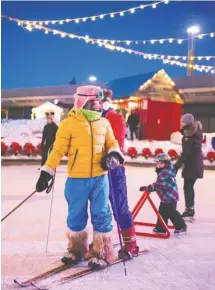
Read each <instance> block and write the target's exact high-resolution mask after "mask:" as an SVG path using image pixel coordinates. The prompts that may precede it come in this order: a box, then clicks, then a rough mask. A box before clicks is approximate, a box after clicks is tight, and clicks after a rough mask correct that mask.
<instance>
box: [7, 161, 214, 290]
mask: <svg viewBox="0 0 215 290" xmlns="http://www.w3.org/2000/svg"><path fill="white" fill-rule="evenodd" d="M126 171H127V181H128V196H129V204H130V208H131V209H133V207H134V206H135V204H136V203H137V201H138V199H139V198H140V193H139V191H138V188H139V186H140V185H147V184H149V183H151V182H152V181H153V180H154V178H155V173H154V169H153V168H138V167H132V166H127V167H126ZM38 175H39V172H38V171H37V166H35V165H23V166H3V167H2V217H3V216H4V215H5V214H6V213H7V212H8V211H10V210H11V209H12V208H13V207H15V206H16V205H17V204H18V203H20V202H21V201H22V200H23V199H24V198H25V197H26V196H27V195H29V194H30V193H31V192H32V191H33V190H34V186H35V183H36V180H37V178H38ZM65 178H66V166H65V165H61V166H60V167H59V168H58V170H57V178H56V184H55V190H54V203H53V209H52V222H51V232H50V237H49V238H50V242H49V247H48V254H45V245H46V236H47V228H48V217H49V210H50V202H51V195H50V194H49V195H47V194H46V193H37V194H36V195H35V196H34V197H32V198H31V199H30V200H29V201H28V202H27V203H26V204H24V205H23V206H22V207H21V208H19V209H18V210H17V211H16V212H15V213H13V214H12V215H11V216H10V217H8V218H7V219H6V220H5V221H3V223H2V289H3V290H8V289H17V286H16V285H15V284H13V278H14V277H18V278H20V279H22V278H26V277H29V276H30V275H32V274H33V273H34V274H35V273H38V272H39V271H41V270H42V269H44V268H46V266H47V265H50V263H53V262H54V261H56V260H58V259H60V257H61V255H62V253H63V252H64V251H65V249H66V240H65V238H64V230H65V228H66V226H65V220H66V212H67V205H66V202H65V200H64V194H63V190H64V182H65ZM177 180H178V185H179V191H180V197H181V198H180V202H179V204H178V209H179V211H181V212H182V211H183V209H184V198H183V180H182V179H181V177H180V174H178V176H177ZM214 180H215V172H214V171H205V177H204V179H203V180H198V181H197V183H196V222H195V223H194V224H188V234H187V235H186V236H180V237H175V236H171V238H170V239H168V240H162V239H152V238H144V237H138V244H139V246H140V249H144V248H154V249H155V250H154V251H152V252H151V253H148V254H146V255H143V256H140V257H139V258H137V259H134V260H133V261H130V262H128V263H127V268H128V276H127V277H125V276H124V271H123V266H122V264H118V265H116V266H113V267H112V268H108V269H105V270H104V271H101V272H97V273H93V274H91V275H89V276H86V277H84V278H82V279H79V280H76V281H74V282H72V283H69V284H65V285H63V286H61V287H59V288H57V287H54V288H52V289H74V290H76V289H79V290H81V289H84V290H95V289H96V290H97V289H98V290H100V289H101V290H109V289H114V290H115V289H119V290H121V289H123V290H124V289H126V290H127V289H128V290H130V289H132V290H133V289H138V290H139V289H144V290H164V289H165V290H173V289H174V290H175V289H176V290H177V289H178V290H179V289H180V290H181V289H183V290H188V289H189V290H209V289H210V290H214V289H215V246H214V241H215V210H214V208H215V196H214ZM151 197H152V199H153V200H154V202H155V203H156V204H157V205H158V202H159V201H158V198H157V196H156V194H155V193H153V194H152V196H151ZM138 220H139V221H140V220H145V221H147V222H154V221H155V216H154V213H153V212H152V210H151V208H150V207H149V205H148V204H147V205H145V206H144V208H143V210H142V211H141V213H140V214H139V215H138ZM114 225H115V223H114ZM88 228H89V232H90V234H92V227H91V224H90V221H89V224H88ZM144 230H146V231H148V230H151V228H149V229H144ZM113 236H114V242H115V243H117V242H118V237H117V231H116V226H115V227H114V235H113ZM55 265H56V264H55ZM72 271H74V269H70V270H68V271H67V272H64V273H61V274H59V276H64V275H66V274H68V273H70V272H72ZM54 280H55V279H54ZM48 282H49V280H48Z"/></svg>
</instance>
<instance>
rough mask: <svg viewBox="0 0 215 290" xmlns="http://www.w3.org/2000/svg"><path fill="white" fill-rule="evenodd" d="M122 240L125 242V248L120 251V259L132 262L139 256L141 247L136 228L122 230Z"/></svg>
mask: <svg viewBox="0 0 215 290" xmlns="http://www.w3.org/2000/svg"><path fill="white" fill-rule="evenodd" d="M122 238H123V242H124V247H123V248H122V249H120V250H119V251H118V257H119V258H120V259H123V258H125V259H126V260H130V259H132V258H133V257H136V256H138V253H139V247H138V246H137V243H136V234H135V228H134V226H132V227H130V228H128V229H126V230H122Z"/></svg>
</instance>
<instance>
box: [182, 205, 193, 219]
mask: <svg viewBox="0 0 215 290" xmlns="http://www.w3.org/2000/svg"><path fill="white" fill-rule="evenodd" d="M194 215H195V210H194V208H193V207H190V208H186V209H185V211H184V212H183V214H182V218H183V219H184V221H186V222H190V223H192V222H194V221H195V218H194Z"/></svg>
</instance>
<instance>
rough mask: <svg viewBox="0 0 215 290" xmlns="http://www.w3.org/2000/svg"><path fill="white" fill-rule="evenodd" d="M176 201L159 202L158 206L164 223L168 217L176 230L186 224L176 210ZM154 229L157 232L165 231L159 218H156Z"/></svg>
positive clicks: (166, 222)
mask: <svg viewBox="0 0 215 290" xmlns="http://www.w3.org/2000/svg"><path fill="white" fill-rule="evenodd" d="M176 207H177V203H164V202H161V203H160V206H159V213H160V215H161V216H162V218H163V220H164V222H165V224H166V225H168V220H169V219H170V220H171V222H172V224H173V225H174V227H175V228H176V230H180V229H182V228H185V227H186V224H185V222H184V220H183V218H182V217H181V215H180V213H179V212H178V211H177V210H176ZM156 229H157V230H158V231H159V232H165V231H164V229H163V227H162V225H161V223H160V222H159V220H157V224H156Z"/></svg>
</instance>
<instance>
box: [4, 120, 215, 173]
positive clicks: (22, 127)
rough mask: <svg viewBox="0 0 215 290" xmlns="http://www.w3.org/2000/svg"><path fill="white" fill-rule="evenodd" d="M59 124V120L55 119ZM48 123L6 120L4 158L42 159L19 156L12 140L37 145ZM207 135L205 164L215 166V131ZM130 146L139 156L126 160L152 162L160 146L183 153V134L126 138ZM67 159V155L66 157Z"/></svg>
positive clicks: (127, 144)
mask: <svg viewBox="0 0 215 290" xmlns="http://www.w3.org/2000/svg"><path fill="white" fill-rule="evenodd" d="M55 122H56V123H57V124H58V123H59V122H58V121H57V120H55ZM45 124H46V119H45V118H42V119H37V120H24V119H23V120H6V121H4V122H3V123H2V124H1V131H2V132H1V141H2V142H4V143H5V144H6V145H7V146H8V148H9V152H7V153H6V155H5V156H2V160H20V159H21V160H25V159H26V160H40V159H41V156H40V155H39V154H37V153H34V154H33V156H30V157H28V156H27V155H26V154H25V153H24V152H21V153H20V154H18V155H17V156H15V155H13V153H12V151H11V148H10V145H11V143H12V142H18V143H19V144H20V145H21V146H22V147H24V145H25V143H28V142H29V143H32V144H33V145H34V146H35V147H37V145H38V144H40V143H41V140H42V131H43V127H44V125H45ZM204 135H206V136H207V142H206V144H203V145H202V152H203V155H204V157H205V159H204V165H205V166H210V167H211V166H212V167H215V161H213V162H212V163H211V162H210V161H209V160H207V159H206V156H207V153H208V152H209V151H214V150H213V148H212V145H211V138H212V137H214V136H215V133H206V134H204ZM129 147H135V148H136V150H137V153H138V156H137V158H131V157H130V156H128V155H126V156H125V161H126V162H127V163H140V164H149V163H150V164H151V163H153V162H154V154H155V150H156V149H158V148H161V149H163V151H164V152H165V153H168V151H169V150H170V149H174V150H175V151H176V152H177V153H178V155H179V154H180V153H181V134H180V133H179V132H175V133H173V134H172V136H171V140H170V141H155V140H153V141H148V140H144V141H138V140H134V141H131V140H125V148H124V149H125V154H127V151H128V148H129ZM143 148H149V149H150V150H151V152H152V154H153V156H152V157H151V158H148V159H146V158H145V157H144V156H142V150H143ZM64 159H65V160H66V159H67V157H64Z"/></svg>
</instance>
